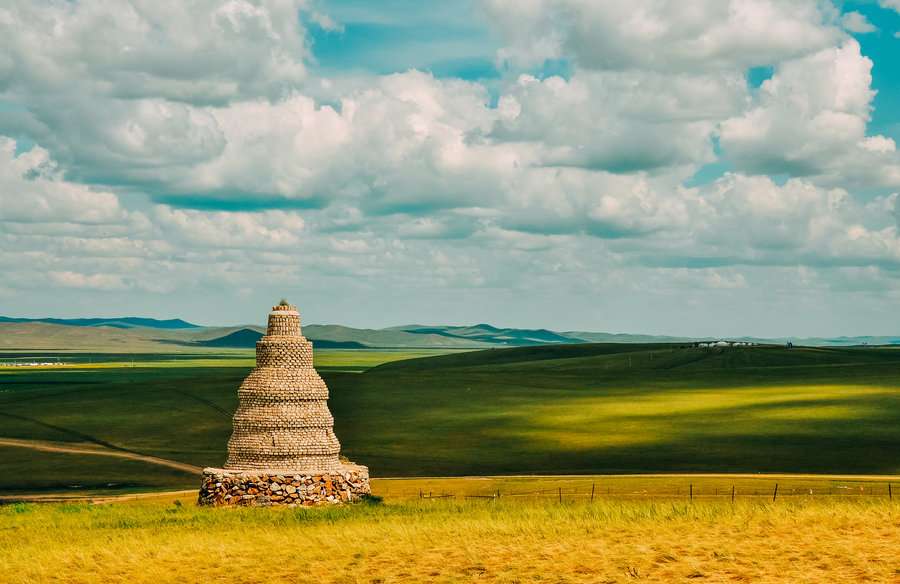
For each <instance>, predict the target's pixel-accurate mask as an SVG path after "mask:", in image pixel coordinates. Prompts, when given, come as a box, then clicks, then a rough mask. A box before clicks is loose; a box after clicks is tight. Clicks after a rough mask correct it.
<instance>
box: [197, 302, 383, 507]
mask: <svg viewBox="0 0 900 584" xmlns="http://www.w3.org/2000/svg"><path fill="white" fill-rule="evenodd" d="M238 398H239V399H240V405H239V407H238V409H237V412H235V414H234V419H233V425H234V433H233V434H232V436H231V439H230V440H229V441H228V460H227V461H226V462H225V467H224V468H222V469H218V468H207V469H204V470H203V485H202V487H201V489H200V504H201V505H241V506H272V505H285V506H289V507H290V506H298V505H303V506H311V505H315V504H328V503H343V502H348V501H352V500H353V499H358V498H360V497H362V496H363V495H366V494H368V493H369V492H370V491H369V469H368V468H366V467H365V466H359V465H356V464H352V463H343V462H341V460H340V458H339V456H338V454H339V453H340V449H341V445H340V444H339V443H338V440H337V437H336V436H335V435H334V430H333V426H334V418H332V416H331V413H330V412H329V411H328V388H327V387H326V386H325V382H324V381H322V378H321V377H319V374H318V373H317V372H316V370H315V369H314V368H313V349H312V343H311V342H309V341H308V340H306V339H305V338H304V337H303V336H302V335H301V333H300V314H299V313H298V312H297V308H296V307H294V306H289V305H288V304H287V303H286V302H284V301H282V304H281V305H279V306H273V307H272V312H271V313H269V326H268V330H267V331H266V336H264V337H263V338H262V339H261V340H259V341H258V342H257V343H256V368H255V369H254V370H253V371H252V372H251V373H250V375H249V376H248V377H247V378H246V379H245V380H244V383H243V384H242V385H241V387H240V389H239V390H238Z"/></svg>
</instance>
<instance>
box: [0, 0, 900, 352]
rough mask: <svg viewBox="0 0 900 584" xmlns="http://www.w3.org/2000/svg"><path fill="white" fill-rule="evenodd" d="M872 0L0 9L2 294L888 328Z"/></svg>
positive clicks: (693, 328)
mask: <svg viewBox="0 0 900 584" xmlns="http://www.w3.org/2000/svg"><path fill="white" fill-rule="evenodd" d="M898 34H900V2H898V1H897V0H877V1H876V0H873V1H870V2H844V3H839V2H829V1H827V0H777V1H776V0H727V1H722V0H691V1H688V2H674V1H670V0H635V1H634V2H630V3H621V2H618V1H613V0H597V1H595V2H590V3H585V2H580V1H576V0H527V1H518V2H513V1H512V0H471V1H461V2H441V3H436V2H413V1H391V2H379V3H373V2H368V1H363V0H354V1H346V2H328V1H324V0H279V1H275V0H254V1H251V0H223V1H212V0H204V1H201V2H195V3H190V4H189V5H184V4H183V3H178V2H158V1H157V2H151V1H149V0H112V1H105V2H99V1H77V0H76V1H73V2H67V1H64V0H51V1H48V2H42V3H34V2H28V1H26V0H14V1H13V2H12V4H9V5H7V6H5V7H3V8H0V252H2V254H0V270H2V272H3V273H4V274H5V277H4V278H3V279H2V281H0V314H4V315H8V316H27V317H39V316H57V317H80V316H121V315H136V316H150V317H162V318H170V317H179V318H185V319H187V320H191V321H195V322H198V323H201V324H234V323H255V322H261V319H262V318H263V317H264V314H265V312H266V310H267V308H268V306H269V305H271V304H273V303H275V302H277V300H279V299H280V298H281V297H287V298H288V299H289V300H291V302H293V303H296V304H298V305H299V307H300V310H301V313H302V314H303V315H304V322H307V323H313V322H315V323H335V324H345V325H349V326H357V327H383V326H391V325H397V324H404V323H412V322H417V323H423V324H439V323H440V324H471V323H475V322H488V323H492V324H495V325H499V326H518V327H547V328H551V329H556V330H576V329H577V330H594V331H609V332H636V333H661V334H676V335H698V336H700V335H702V336H706V335H716V336H741V335H756V336H779V335H797V336H837V335H865V334H873V335H875V334H879V335H880V334H896V333H897V330H898V324H900V323H898V318H897V316H896V314H895V310H893V307H894V306H896V305H897V301H898V300H900V234H898V218H900V207H898V203H897V197H898V195H897V192H898V190H900V154H898V153H897V148H896V144H897V141H898V140H900V61H898V60H897V59H896V58H895V55H896V54H897V51H898V48H900V38H898Z"/></svg>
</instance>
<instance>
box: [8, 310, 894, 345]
mask: <svg viewBox="0 0 900 584" xmlns="http://www.w3.org/2000/svg"><path fill="white" fill-rule="evenodd" d="M264 332H265V328H264V327H262V326H255V325H246V326H231V327H201V326H198V325H195V324H191V323H189V322H186V321H183V320H181V319H169V320H157V319H153V318H136V317H122V318H108V319H104V318H78V319H58V318H8V317H0V349H4V350H16V349H43V350H85V351H97V350H102V351H124V352H127V351H142V352H144V351H153V352H156V351H159V352H170V351H178V352H189V351H191V350H197V349H199V350H204V349H206V350H209V349H244V348H252V347H254V345H255V343H256V341H258V340H259V339H260V338H262V336H263V334H264ZM303 334H304V336H306V337H307V338H308V339H310V340H311V341H313V343H314V344H315V346H316V347H318V348H323V349H324V348H344V349H375V348H381V349H387V348H391V349H412V348H432V349H438V348H445V349H486V348H491V347H527V346H537V345H559V344H567V343H690V342H697V341H700V342H705V341H711V340H718V339H716V338H713V337H702V338H701V337H673V336H659V335H637V334H611V333H592V332H582V331H568V332H557V331H551V330H547V329H514V328H497V327H494V326H491V325H488V324H477V325H474V326H424V325H416V324H411V325H404V326H395V327H389V328H384V329H356V328H350V327H345V326H339V325H306V326H304V327H303ZM726 340H731V341H743V342H755V343H774V344H783V343H787V342H792V343H794V344H795V345H807V346H819V347H821V346H832V347H835V346H862V345H870V346H875V345H900V336H879V337H875V336H868V337H837V338H830V339H829V338H807V339H803V338H795V337H780V338H774V339H764V338H755V337H741V338H729V339H726Z"/></svg>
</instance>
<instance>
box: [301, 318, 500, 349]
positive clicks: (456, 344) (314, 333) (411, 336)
mask: <svg viewBox="0 0 900 584" xmlns="http://www.w3.org/2000/svg"><path fill="white" fill-rule="evenodd" d="M303 336H305V337H306V338H308V339H310V340H311V341H313V342H314V343H315V344H316V346H317V347H323V348H324V347H325V346H326V345H323V344H322V343H323V342H328V343H348V342H352V343H358V344H359V345H362V346H364V347H370V348H400V349H402V348H423V347H428V348H447V349H478V348H483V347H487V346H489V344H488V343H483V342H480V341H478V340H477V339H464V338H459V337H453V336H450V335H442V334H437V333H435V332H421V333H419V332H408V331H404V330H394V329H355V328H350V327H346V326H339V325H318V324H312V325H306V326H304V327H303Z"/></svg>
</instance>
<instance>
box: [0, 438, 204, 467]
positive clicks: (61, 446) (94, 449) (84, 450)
mask: <svg viewBox="0 0 900 584" xmlns="http://www.w3.org/2000/svg"><path fill="white" fill-rule="evenodd" d="M0 446H13V447H18V448H30V449H32V450H43V451H45V452H68V453H70V454H99V455H100V456H118V457H119V458H130V459H132V460H141V461H143V462H149V463H150V464H159V465H162V466H168V467H169V468H174V469H178V470H183V471H185V472H190V473H197V474H199V473H201V472H203V469H202V468H201V467H199V466H194V465H192V464H185V463H183V462H176V461H174V460H167V459H165V458H157V457H155V456H146V455H143V454H136V453H133V452H123V451H121V450H110V449H108V448H103V447H102V446H99V445H96V444H92V443H82V444H73V443H71V442H49V441H45V440H17V439H15V438H0Z"/></svg>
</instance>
